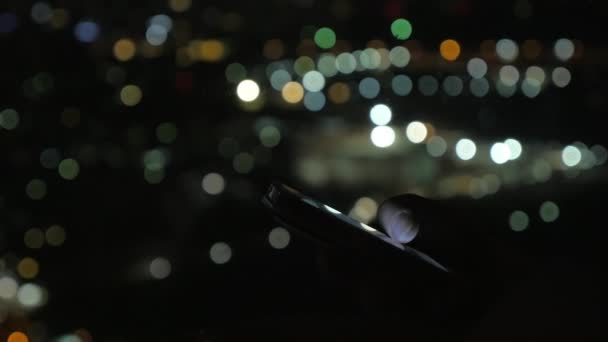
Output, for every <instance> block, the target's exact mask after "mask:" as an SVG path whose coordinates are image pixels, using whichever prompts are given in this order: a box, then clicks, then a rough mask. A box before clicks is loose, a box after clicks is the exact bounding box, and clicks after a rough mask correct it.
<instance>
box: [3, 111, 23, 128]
mask: <svg viewBox="0 0 608 342" xmlns="http://www.w3.org/2000/svg"><path fill="white" fill-rule="evenodd" d="M19 120H20V119H19V113H17V111H16V110H14V109H12V108H7V109H4V110H2V111H0V128H4V129H6V130H9V131H10V130H13V129H15V128H17V126H18V125H19Z"/></svg>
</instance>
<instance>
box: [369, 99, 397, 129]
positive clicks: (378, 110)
mask: <svg viewBox="0 0 608 342" xmlns="http://www.w3.org/2000/svg"><path fill="white" fill-rule="evenodd" d="M392 117H393V113H392V111H391V108H390V107H389V106H387V105H385V104H377V105H375V106H373V107H372V109H371V110H370V111H369V118H370V120H372V122H373V123H374V124H375V125H377V126H384V125H387V124H388V123H389V122H391V119H392Z"/></svg>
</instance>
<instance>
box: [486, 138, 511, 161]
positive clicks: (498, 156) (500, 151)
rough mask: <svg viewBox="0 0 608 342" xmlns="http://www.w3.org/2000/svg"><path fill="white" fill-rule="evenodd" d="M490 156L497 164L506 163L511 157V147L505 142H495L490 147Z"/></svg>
mask: <svg viewBox="0 0 608 342" xmlns="http://www.w3.org/2000/svg"><path fill="white" fill-rule="evenodd" d="M490 158H492V161H493V162H495V163H496V164H504V163H506V162H508V161H509V160H510V159H511V149H510V148H509V146H508V145H507V144H505V143H500V142H499V143H495V144H494V145H492V147H491V148H490Z"/></svg>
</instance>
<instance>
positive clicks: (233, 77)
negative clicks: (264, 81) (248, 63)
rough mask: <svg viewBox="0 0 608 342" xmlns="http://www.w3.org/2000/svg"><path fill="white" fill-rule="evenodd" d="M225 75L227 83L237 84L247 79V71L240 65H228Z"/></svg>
mask: <svg viewBox="0 0 608 342" xmlns="http://www.w3.org/2000/svg"><path fill="white" fill-rule="evenodd" d="M225 75H226V80H228V82H231V83H238V82H241V81H242V80H244V79H245V78H246V77H247V70H246V69H245V67H244V66H243V64H241V63H230V64H228V66H227V67H226V71H225ZM277 90H279V89H277Z"/></svg>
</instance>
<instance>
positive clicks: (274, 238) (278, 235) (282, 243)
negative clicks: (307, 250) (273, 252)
mask: <svg viewBox="0 0 608 342" xmlns="http://www.w3.org/2000/svg"><path fill="white" fill-rule="evenodd" d="M290 240H291V235H290V234H289V231H288V230H287V229H285V228H283V227H276V228H274V229H273V230H271V231H270V234H268V243H270V246H272V248H275V249H284V248H285V247H287V245H289V241H290Z"/></svg>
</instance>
